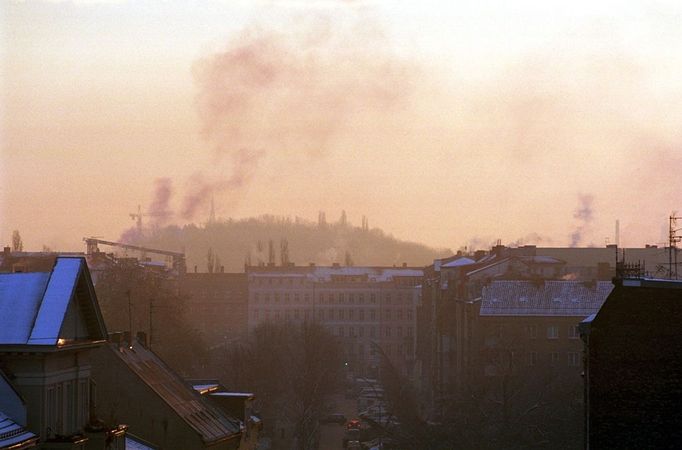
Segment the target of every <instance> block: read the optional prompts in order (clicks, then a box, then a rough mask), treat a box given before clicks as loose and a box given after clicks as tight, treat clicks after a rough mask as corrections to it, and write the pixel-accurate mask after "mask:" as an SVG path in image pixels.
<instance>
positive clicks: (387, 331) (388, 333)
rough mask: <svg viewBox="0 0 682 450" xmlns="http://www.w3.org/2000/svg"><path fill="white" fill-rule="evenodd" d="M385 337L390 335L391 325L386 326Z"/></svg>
mask: <svg viewBox="0 0 682 450" xmlns="http://www.w3.org/2000/svg"><path fill="white" fill-rule="evenodd" d="M386 337H391V327H386Z"/></svg>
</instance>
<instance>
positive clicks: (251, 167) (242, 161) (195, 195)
mask: <svg viewBox="0 0 682 450" xmlns="http://www.w3.org/2000/svg"><path fill="white" fill-rule="evenodd" d="M263 155H264V152H263V151H262V150H247V149H240V150H239V151H237V152H235V153H234V154H232V155H231V160H232V168H233V169H232V175H231V176H230V177H229V178H226V179H223V178H219V179H217V180H213V181H211V180H207V179H206V176H205V175H204V174H203V173H196V174H194V175H193V176H192V177H191V178H190V180H189V192H188V193H187V194H186V195H185V198H184V200H183V204H182V210H181V215H182V218H183V219H187V220H189V219H192V218H193V217H194V216H195V215H196V213H197V212H198V210H199V209H200V208H201V207H202V206H204V205H205V204H206V203H208V200H209V199H210V198H211V195H212V194H215V193H219V192H223V191H234V190H237V189H239V188H241V187H243V186H245V185H246V184H247V183H248V182H249V181H250V180H251V178H252V177H253V174H254V172H255V171H256V168H257V167H258V161H259V160H260V159H261V158H262V157H263Z"/></svg>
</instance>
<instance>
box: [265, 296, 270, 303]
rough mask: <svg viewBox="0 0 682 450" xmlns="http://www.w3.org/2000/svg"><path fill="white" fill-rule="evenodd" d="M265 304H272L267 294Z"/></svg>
mask: <svg viewBox="0 0 682 450" xmlns="http://www.w3.org/2000/svg"><path fill="white" fill-rule="evenodd" d="M265 303H270V294H265Z"/></svg>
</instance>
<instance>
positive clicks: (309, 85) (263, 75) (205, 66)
mask: <svg viewBox="0 0 682 450" xmlns="http://www.w3.org/2000/svg"><path fill="white" fill-rule="evenodd" d="M332 22H334V25H333V26H332V25H331V23H332ZM362 26H363V28H362V29H361V30H360V29H359V24H358V23H356V22H351V23H350V24H348V23H343V20H340V21H339V19H338V17H334V18H333V20H332V18H324V17H318V18H315V19H311V20H308V21H307V22H305V23H304V24H299V23H296V24H292V25H291V26H290V27H288V28H287V32H286V33H278V32H275V31H264V30H262V29H260V28H258V27H251V28H249V29H247V30H245V31H244V32H243V33H241V34H240V35H239V36H237V37H236V38H235V39H234V40H233V41H232V42H230V43H229V44H228V45H227V47H226V48H225V50H224V51H221V52H218V53H215V54H212V55H209V56H207V57H205V58H202V59H201V60H199V61H197V62H196V63H195V65H194V68H193V72H194V77H195V81H196V84H197V87H198V94H197V107H198V112H199V116H200V119H201V123H202V131H203V135H204V138H205V139H206V141H207V142H208V143H209V144H211V146H212V147H213V150H214V152H215V155H216V158H217V159H218V160H223V158H227V160H228V161H230V162H231V170H232V173H231V176H230V177H229V178H228V179H224V178H222V177H221V176H219V175H218V176H213V177H210V178H212V181H206V175H205V174H203V173H200V174H197V175H196V176H194V177H192V180H191V181H190V184H191V188H190V191H189V192H188V193H187V194H186V196H185V198H184V201H183V207H182V211H181V216H182V217H183V218H185V219H187V220H189V219H192V218H193V217H194V216H195V215H196V213H197V212H198V211H199V210H201V208H202V207H203V206H204V205H206V204H207V202H208V198H209V196H210V194H211V193H216V194H217V193H224V192H232V191H235V190H238V189H239V188H242V187H244V186H245V185H247V184H248V183H249V182H250V180H251V179H252V178H253V177H254V175H255V173H256V170H257V167H258V164H259V162H260V161H261V160H262V159H264V158H268V157H275V156H277V155H278V154H280V153H282V154H285V155H286V156H287V157H291V156H294V155H296V156H302V157H304V158H306V157H307V158H310V157H320V156H323V155H325V154H326V153H327V151H328V148H329V147H330V145H331V144H332V143H333V142H334V140H335V139H336V138H337V137H338V136H339V135H340V134H342V133H344V132H350V131H351V130H352V129H353V127H352V125H351V124H350V123H349V122H350V121H352V120H358V119H356V118H357V117H362V118H363V119H367V118H369V117H372V116H373V115H374V117H372V118H371V119H369V120H366V123H370V124H371V123H372V121H377V123H380V122H381V119H380V117H384V118H385V117H386V114H390V111H391V109H392V108H394V107H396V106H397V105H399V104H400V101H401V100H402V99H404V98H406V97H407V96H408V95H409V93H410V91H411V89H410V85H411V83H410V81H409V79H410V78H411V77H412V76H413V72H414V71H410V70H408V69H407V65H406V64H405V63H404V62H402V61H401V60H400V59H398V58H395V57H393V56H392V55H391V54H390V52H388V50H387V49H386V45H385V42H384V41H383V37H381V33H378V32H377V30H375V29H372V27H371V26H369V25H368V24H367V23H366V22H363V23H362ZM256 149H258V150H256Z"/></svg>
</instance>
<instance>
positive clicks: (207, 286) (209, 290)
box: [179, 272, 248, 346]
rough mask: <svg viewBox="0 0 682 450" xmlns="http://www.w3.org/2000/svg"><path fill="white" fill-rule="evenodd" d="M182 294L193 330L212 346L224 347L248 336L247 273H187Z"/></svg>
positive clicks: (180, 285)
mask: <svg viewBox="0 0 682 450" xmlns="http://www.w3.org/2000/svg"><path fill="white" fill-rule="evenodd" d="M179 288H180V294H181V295H182V296H183V297H184V299H185V302H186V303H185V304H186V306H187V308H188V309H189V310H190V311H191V314H189V316H188V317H189V318H190V320H191V324H192V326H194V327H195V328H197V329H198V330H200V331H201V332H202V334H203V337H204V339H205V340H206V343H207V344H208V345H209V346H215V345H219V344H225V343H226V342H227V341H230V340H233V339H236V338H239V337H242V336H244V335H246V333H247V330H248V328H247V324H248V316H247V314H248V286H247V280H246V274H244V273H223V272H218V273H187V274H184V275H183V276H182V277H180V280H179Z"/></svg>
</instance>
